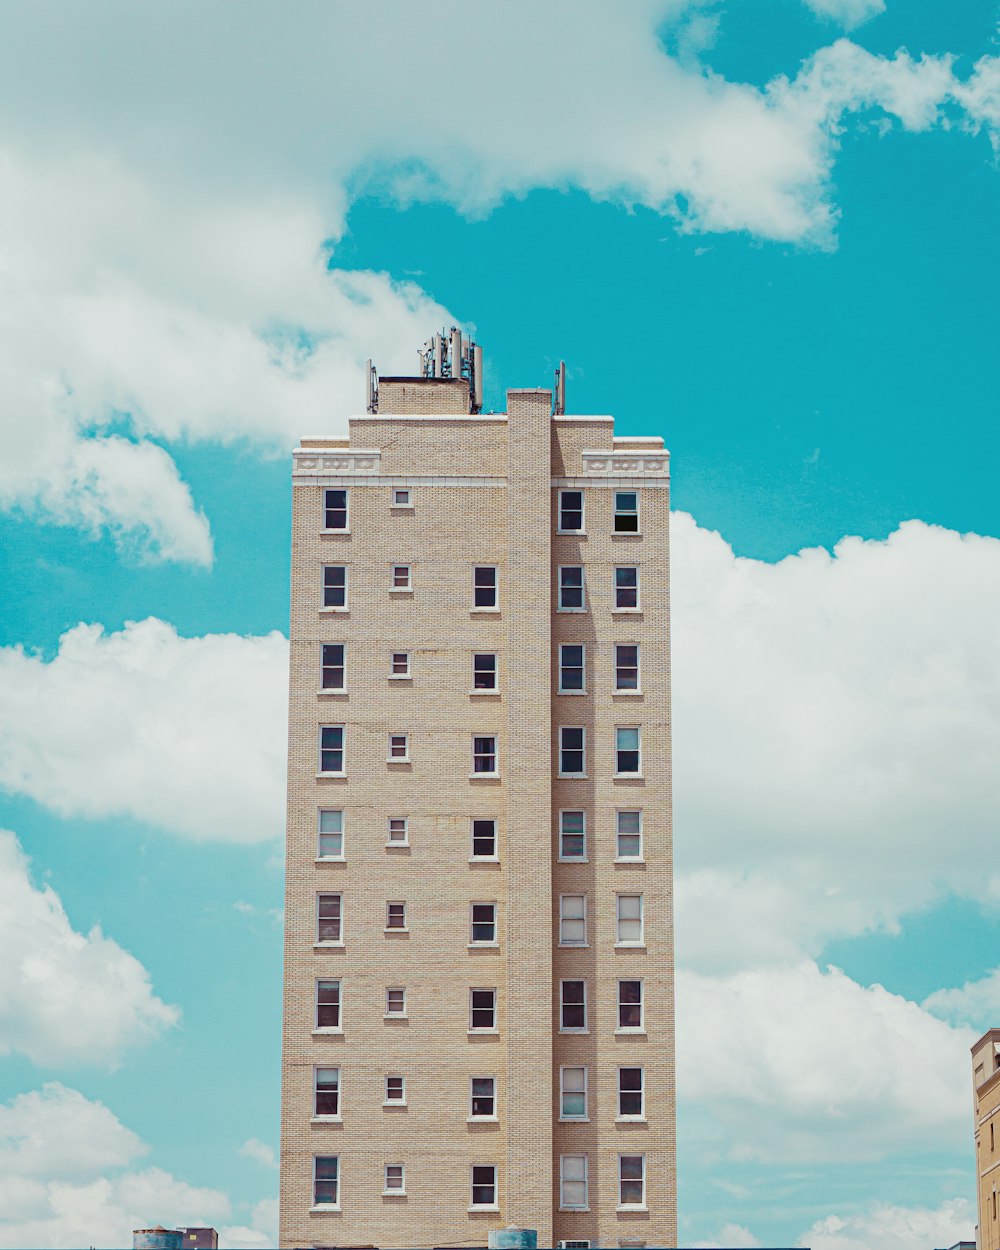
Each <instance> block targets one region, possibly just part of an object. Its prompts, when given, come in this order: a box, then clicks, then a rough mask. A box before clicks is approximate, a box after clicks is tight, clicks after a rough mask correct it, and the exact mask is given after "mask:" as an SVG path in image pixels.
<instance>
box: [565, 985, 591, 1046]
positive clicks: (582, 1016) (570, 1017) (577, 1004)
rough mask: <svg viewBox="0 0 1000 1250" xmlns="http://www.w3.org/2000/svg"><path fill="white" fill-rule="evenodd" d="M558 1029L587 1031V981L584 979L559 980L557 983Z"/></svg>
mask: <svg viewBox="0 0 1000 1250" xmlns="http://www.w3.org/2000/svg"><path fill="white" fill-rule="evenodd" d="M559 1031H560V1032H561V1033H586V1031H587V983H586V981H560V983H559Z"/></svg>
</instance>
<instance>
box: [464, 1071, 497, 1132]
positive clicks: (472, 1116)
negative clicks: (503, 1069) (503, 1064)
mask: <svg viewBox="0 0 1000 1250" xmlns="http://www.w3.org/2000/svg"><path fill="white" fill-rule="evenodd" d="M475 1081H492V1082H493V1110H492V1112H491V1113H490V1114H489V1115H477V1114H476V1110H475V1098H476V1093H475V1085H474V1084H473V1082H475ZM479 1097H483V1095H479ZM498 1119H499V1115H498V1114H497V1078H496V1077H495V1076H486V1075H483V1074H482V1073H480V1075H479V1076H470V1077H469V1114H468V1115H467V1116H466V1122H467V1123H468V1124H494V1123H496V1121H497V1120H498Z"/></svg>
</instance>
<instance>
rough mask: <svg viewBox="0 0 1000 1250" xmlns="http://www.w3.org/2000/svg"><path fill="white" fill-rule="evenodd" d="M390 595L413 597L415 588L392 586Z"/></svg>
mask: <svg viewBox="0 0 1000 1250" xmlns="http://www.w3.org/2000/svg"><path fill="white" fill-rule="evenodd" d="M389 594H390V595H412V594H413V587H412V586H390V587H389Z"/></svg>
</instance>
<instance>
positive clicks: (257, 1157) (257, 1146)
mask: <svg viewBox="0 0 1000 1250" xmlns="http://www.w3.org/2000/svg"><path fill="white" fill-rule="evenodd" d="M240 1154H241V1155H243V1157H244V1158H246V1159H253V1160H254V1161H255V1162H256V1163H260V1164H262V1165H263V1166H264V1167H266V1168H276V1167H277V1166H278V1160H277V1159H276V1158H275V1154H274V1147H273V1146H269V1145H268V1144H267V1143H266V1142H262V1141H260V1140H259V1139H258V1138H256V1137H248V1138H247V1140H246V1141H245V1142H244V1143H243V1145H242V1146H241V1147H240Z"/></svg>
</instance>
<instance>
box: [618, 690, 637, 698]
mask: <svg viewBox="0 0 1000 1250" xmlns="http://www.w3.org/2000/svg"><path fill="white" fill-rule="evenodd" d="M642 694H643V692H642V691H641V690H612V691H611V697H612V699H641V698H642Z"/></svg>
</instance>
